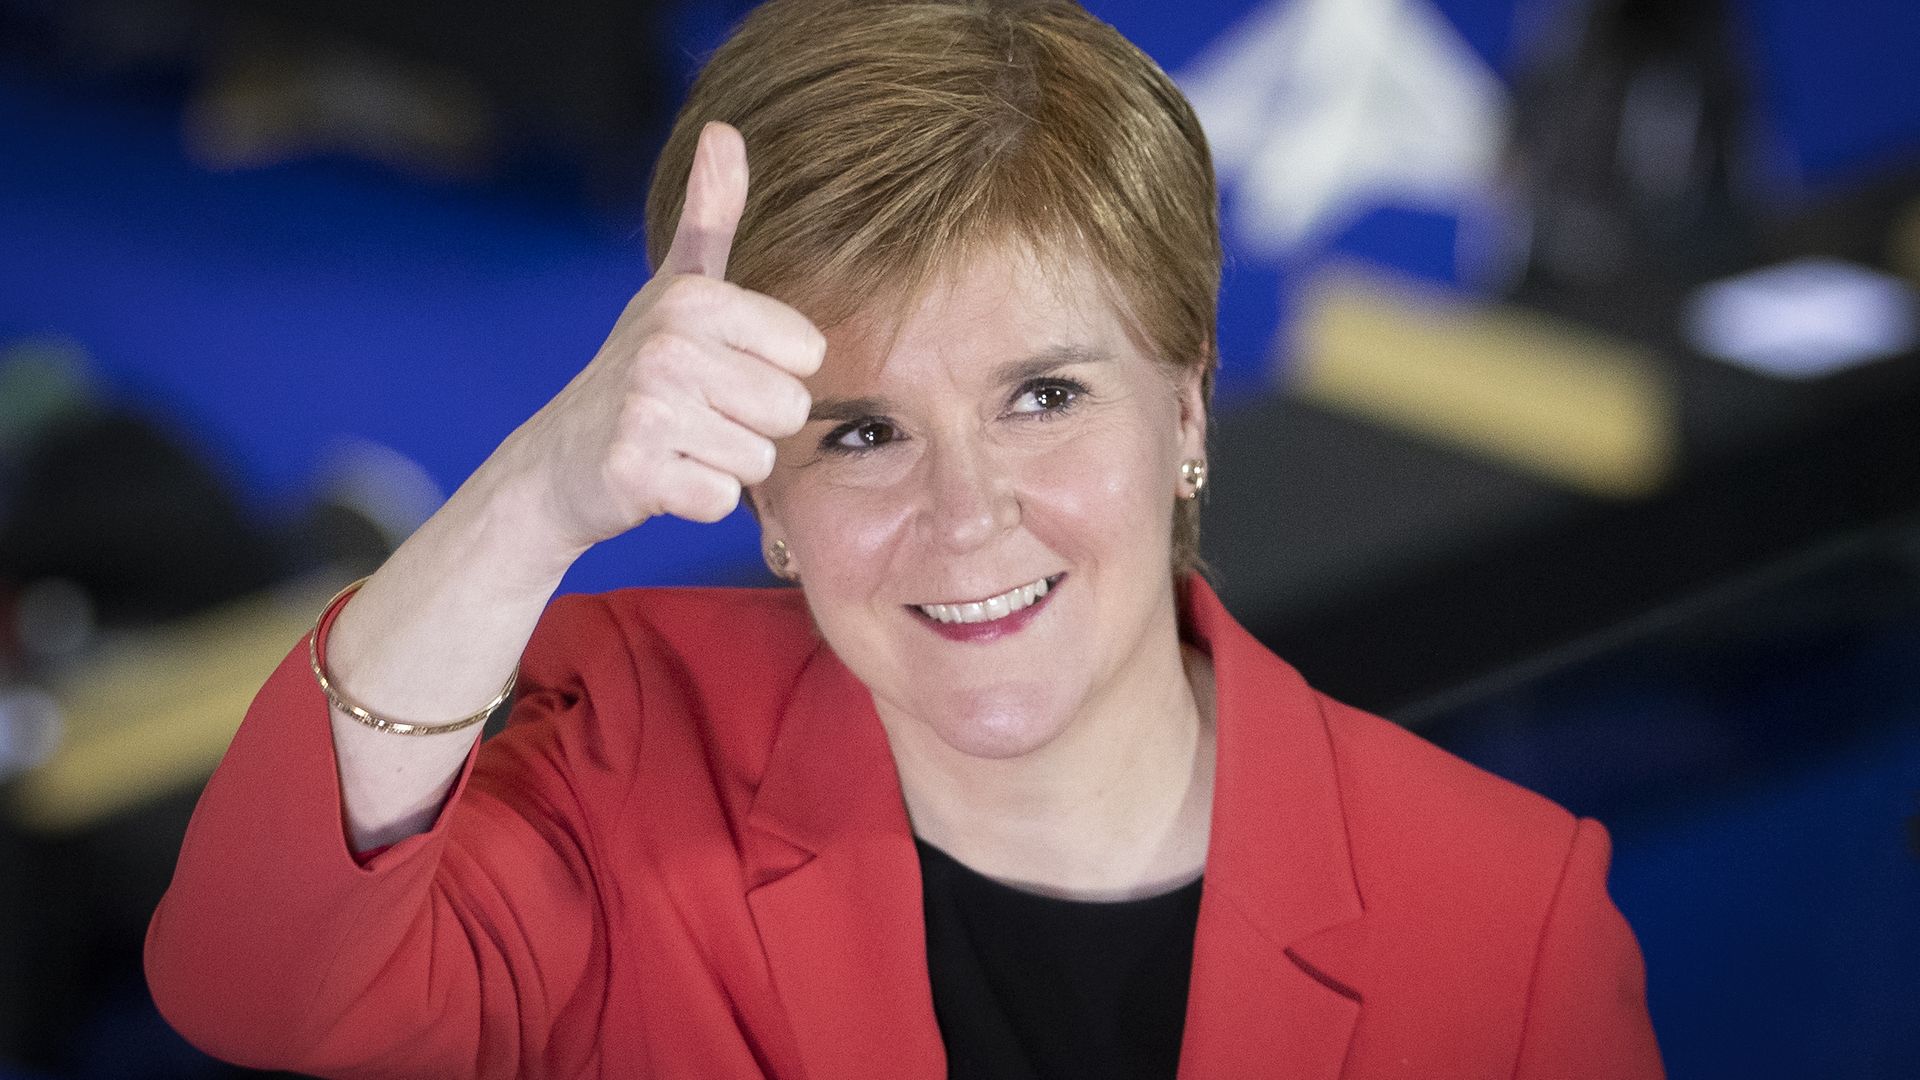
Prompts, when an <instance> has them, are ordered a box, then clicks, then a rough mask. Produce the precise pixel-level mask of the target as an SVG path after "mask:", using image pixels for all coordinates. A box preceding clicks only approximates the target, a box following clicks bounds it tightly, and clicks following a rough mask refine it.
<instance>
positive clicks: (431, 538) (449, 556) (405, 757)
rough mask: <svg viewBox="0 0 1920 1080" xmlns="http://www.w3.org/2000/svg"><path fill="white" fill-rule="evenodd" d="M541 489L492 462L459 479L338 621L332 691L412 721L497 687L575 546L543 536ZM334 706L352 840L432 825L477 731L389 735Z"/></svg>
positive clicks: (480, 701)
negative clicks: (456, 486) (449, 494)
mask: <svg viewBox="0 0 1920 1080" xmlns="http://www.w3.org/2000/svg"><path fill="white" fill-rule="evenodd" d="M537 500H538V495H537V493H536V492H534V491H531V490H529V489H528V488H527V487H526V486H524V485H519V486H517V485H516V484H515V483H514V482H513V479H512V478H511V476H510V475H508V470H507V469H506V468H505V467H504V466H500V465H499V463H498V462H490V463H489V465H488V466H483V467H482V468H481V469H480V471H478V472H476V473H475V474H474V476H473V477H472V478H470V479H469V480H468V481H467V483H466V484H464V485H462V486H461V488H460V490H459V491H457V492H455V493H454V495H453V497H452V498H451V499H449V500H447V503H446V505H445V506H443V507H441V509H440V510H439V512H438V513H436V514H434V516H433V517H432V518H430V519H429V520H428V521H427V522H426V523H425V524H424V525H422V526H421V527H420V529H419V530H418V531H417V532H415V533H414V535H413V536H411V537H409V538H408V540H407V541H406V543H404V544H402V545H401V546H400V549H399V550H398V551H396V552H394V554H393V556H392V557H391V558H389V559H388V560H387V562H386V563H385V564H384V565H383V566H381V568H380V569H379V571H378V572H376V573H375V574H374V575H373V576H372V577H371V578H370V579H369V580H368V581H367V583H366V584H365V585H364V586H362V587H361V589H360V590H359V591H358V592H357V593H355V594H354V596H353V597H352V598H351V599H350V600H349V601H348V602H347V604H346V606H345V608H344V609H343V610H342V611H341V612H340V615H339V617H338V618H337V619H336V620H335V621H334V624H333V627H332V630H331V632H330V633H329V634H328V636H327V642H326V666H327V672H328V677H329V678H330V679H331V680H332V681H333V683H334V686H335V688H336V690H338V692H339V693H340V694H341V695H342V696H343V697H345V698H346V699H347V700H348V701H351V702H353V703H355V704H357V705H359V706H360V707H361V708H364V709H366V710H368V711H369V712H372V713H374V714H376V715H378V716H382V717H385V718H388V719H392V720H400V721H406V722H409V723H418V724H439V723H447V722H450V721H453V720H455V719H458V718H460V717H463V716H467V715H469V714H471V713H473V712H474V711H476V710H478V709H480V708H481V707H482V706H484V705H485V704H486V703H487V702H488V701H490V700H492V698H493V697H494V696H495V695H496V694H497V693H498V692H499V690H500V687H501V686H502V684H504V682H505V681H506V679H507V676H508V675H509V674H510V673H511V672H512V671H513V670H514V667H515V665H516V664H517V663H518V662H519V659H520V654H521V652H522V651H523V650H524V649H525V648H526V644H527V640H528V639H529V638H530V637H531V636H532V634H533V628H534V625H535V623H536V622H537V621H538V620H539V617H540V613H541V611H542V610H544V608H545V607H546V604H547V602H548V600H549V599H551V597H552V595H553V592H554V590H555V589H556V588H558V587H559V584H560V579H561V577H562V576H563V575H564V574H565V573H566V570H567V567H568V566H570V565H571V564H572V561H573V559H574V558H576V557H577V556H578V554H579V552H578V551H577V550H569V549H567V548H566V547H565V546H564V545H562V544H559V543H557V542H555V541H553V540H552V539H551V538H549V537H547V536H545V535H543V529H542V525H541V523H542V508H541V507H539V506H538V505H537ZM330 712H331V723H332V730H333V746H334V750H335V755H336V758H337V760H338V764H339V770H340V790H341V801H342V814H343V820H344V821H345V823H346V828H347V837H348V842H349V844H350V845H351V847H352V848H353V850H355V851H363V850H366V849H367V848H371V847H375V846H378V845H381V844H390V843H393V842H395V841H398V840H401V839H404V838H405V837H407V836H410V835H413V834H414V833H417V832H420V831H422V830H424V829H426V828H427V827H428V826H429V825H431V824H432V821H433V818H434V816H435V814H437V813H438V811H439V809H440V806H441V804H442V803H443V802H444V801H445V798H446V795H447V792H448V790H449V788H450V787H451V786H452V784H453V781H454V778H455V777H456V776H457V775H458V773H459V770H460V766H461V763H462V762H463V761H465V760H466V757H467V753H468V751H469V750H470V749H471V748H472V746H473V742H474V740H475V739H477V738H479V735H480V730H481V729H480V727H479V725H475V726H473V727H470V728H468V729H466V730H465V731H461V732H455V733H449V734H445V735H395V734H392V733H389V732H383V731H378V730H375V729H373V728H371V727H368V726H366V725H364V724H361V723H360V722H358V721H356V720H355V719H353V718H352V717H350V716H348V715H347V714H345V713H343V712H342V711H340V710H339V709H337V708H336V709H331V710H330Z"/></svg>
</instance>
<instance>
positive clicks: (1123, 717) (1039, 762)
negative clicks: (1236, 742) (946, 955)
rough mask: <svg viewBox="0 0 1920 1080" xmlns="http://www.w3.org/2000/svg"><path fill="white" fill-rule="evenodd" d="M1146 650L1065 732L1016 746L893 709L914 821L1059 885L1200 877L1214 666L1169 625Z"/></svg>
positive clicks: (983, 867) (980, 857) (1093, 891)
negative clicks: (981, 741) (995, 750)
mask: <svg viewBox="0 0 1920 1080" xmlns="http://www.w3.org/2000/svg"><path fill="white" fill-rule="evenodd" d="M1142 651H1143V652H1144V653H1145V655H1139V656H1136V657H1134V658H1133V659H1132V660H1131V661H1130V662H1129V663H1128V664H1126V665H1125V666H1124V667H1123V668H1122V669H1121V671H1122V676H1121V677H1120V678H1118V679H1115V680H1114V681H1112V682H1111V683H1109V684H1107V686H1106V687H1105V692H1103V693H1102V694H1101V695H1100V696H1099V698H1098V700H1095V701H1091V702H1089V703H1088V706H1087V707H1086V708H1085V709H1084V710H1083V712H1082V714H1081V715H1079V716H1077V717H1075V718H1074V719H1073V721H1072V722H1071V723H1069V724H1068V725H1067V726H1066V728H1065V729H1064V730H1063V731H1062V732H1061V734H1060V736H1059V737H1058V738H1056V739H1054V740H1053V741H1052V742H1050V743H1048V744H1047V745H1046V746H1043V747H1041V748H1039V749H1037V750H1035V751H1033V752H1031V753H1028V754H1024V755H1022V756H1020V757H1018V758H1009V759H990V758H979V757H974V756H972V755H969V754H964V753H961V752H959V751H956V750H954V749H953V748H952V747H950V746H948V745H947V744H946V743H945V742H943V741H942V740H940V739H939V738H938V737H937V736H935V735H934V734H932V731H931V729H930V728H929V727H928V726H927V725H925V724H921V723H917V722H913V721H912V720H910V719H905V718H902V719H903V721H904V722H893V721H892V720H891V719H890V718H888V717H886V716H885V710H884V709H883V710H882V719H883V720H885V721H887V722H886V724H885V726H886V728H887V731H888V736H889V739H890V741H891V743H892V746H893V753H894V759H895V762H896V764H897V766H898V768H899V772H900V782H901V788H902V791H903V793H904V794H905V796H906V803H907V813H908V816H909V817H910V818H911V819H912V822H913V827H914V831H915V832H916V833H917V834H919V836H920V837H921V838H922V839H924V840H926V841H927V842H928V843H930V844H933V845H934V846H936V847H938V848H940V849H941V850H943V851H945V852H947V853H948V854H950V855H952V856H953V857H954V858H956V859H958V860H960V861H961V862H963V863H965V864H966V865H968V866H970V867H972V868H973V869H975V870H977V871H979V872H980V873H983V874H986V875H987V876H989V877H992V878H996V879H998V880H1000V881H1002V882H1004V883H1006V884H1009V885H1014V886H1016V887H1019V888H1024V889H1028V890H1030V891H1034V892H1040V893H1045V894H1049V895H1055V896H1063V897H1067V898H1072V899H1086V900H1117V899H1130V898H1134V897H1139V896H1150V895H1154V894H1157V893H1161V892H1165V891H1168V890H1169V889H1172V888H1176V887H1178V886H1180V885H1182V884H1185V883H1187V882H1189V881H1191V880H1193V879H1194V878H1195V877H1196V876H1198V875H1199V874H1200V872H1201V870H1202V869H1203V868H1204V866H1205V864H1206V849H1207V836H1208V824H1209V820H1210V817H1211V812H1212V804H1213V764H1214V724H1213V675H1212V665H1211V663H1210V662H1209V661H1208V660H1207V658H1206V657H1205V656H1204V655H1203V654H1201V653H1199V652H1198V651H1197V650H1192V649H1183V647H1182V646H1181V644H1180V642H1179V639H1178V637H1177V635H1176V633H1175V631H1174V628H1173V626H1172V625H1171V624H1170V625H1169V626H1168V628H1167V631H1166V633H1165V634H1164V635H1163V636H1156V637H1155V638H1154V639H1153V647H1151V648H1146V649H1143V650H1142ZM876 704H878V703H876Z"/></svg>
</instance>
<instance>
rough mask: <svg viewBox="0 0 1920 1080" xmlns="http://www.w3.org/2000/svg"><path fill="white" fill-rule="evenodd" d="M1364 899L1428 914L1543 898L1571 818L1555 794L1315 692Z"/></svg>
mask: <svg viewBox="0 0 1920 1080" xmlns="http://www.w3.org/2000/svg"><path fill="white" fill-rule="evenodd" d="M1320 701H1321V707H1322V712H1323V713H1324V714H1325V716H1326V719H1327V727H1328V733H1329V737H1330V739H1331V740H1332V744H1333V749H1334V759H1335V767H1336V769H1337V770H1338V772H1339V775H1340V790H1341V798H1342V802H1343V810H1344V812H1345V814H1346V818H1347V829H1348V836H1349V842H1350V843H1351V844H1352V845H1353V848H1354V862H1355V869H1356V872H1357V873H1358V874H1359V875H1360V876H1361V879H1362V880H1361V888H1362V892H1363V895H1365V894H1368V893H1371V895H1369V896H1368V902H1369V904H1372V903H1375V902H1378V903H1386V904H1392V905H1395V906H1405V907H1409V908H1423V909H1427V910H1429V912H1430V913H1431V914H1435V915H1438V914H1440V913H1441V912H1448V913H1452V914H1458V913H1459V912H1462V911H1471V910H1475V909H1478V910H1481V911H1484V912H1488V913H1489V914H1491V913H1492V911H1493V910H1494V909H1504V910H1505V911H1506V912H1507V913H1509V914H1511V913H1512V912H1514V911H1515V909H1516V907H1517V908H1519V909H1523V910H1524V909H1531V910H1535V911H1539V912H1544V911H1545V910H1546V908H1547V907H1548V906H1549V905H1551V903H1552V901H1553V896H1554V893H1555V890H1556V889H1557V887H1558V884H1559V881H1560V876H1561V871H1562V868H1563V866H1564V865H1565V863H1566V860H1567V857H1568V854H1569V852H1570V850H1571V848H1572V845H1573V843H1574V840H1575V832H1576V828H1577V822H1576V820H1575V818H1574V816H1573V815H1572V814H1571V813H1569V812H1568V811H1567V810H1566V809H1565V808H1564V807H1562V806H1560V805H1559V804H1558V803H1555V802H1553V801H1552V800H1550V799H1548V798H1546V797H1544V796H1542V795H1539V794H1537V793H1535V792H1533V791H1529V790H1528V789H1526V788H1524V787H1521V786H1520V785H1519V784H1516V783H1513V782H1512V781H1510V780H1506V779H1503V778H1502V777H1499V776H1496V775H1494V774H1493V773H1490V772H1488V771H1486V770H1485V769H1482V768H1480V767H1479V766H1477V765H1473V764H1471V763H1469V762H1467V761H1465V760H1463V759H1461V758H1459V757H1456V756H1454V755H1453V754H1451V753H1449V752H1447V751H1446V750H1443V749H1441V748H1440V747H1438V746H1435V745H1434V744H1433V743H1431V742H1428V741H1427V740H1426V739H1424V738H1422V737H1420V736H1419V735H1418V734H1416V733H1414V732H1412V731H1409V730H1407V729H1406V728H1403V727H1401V726H1400V725H1398V724H1395V723H1393V722H1392V721H1389V720H1385V719H1382V718H1381V717H1378V716H1374V715H1372V714H1371V713H1367V712H1364V711H1362V710H1360V709H1356V708H1353V707H1352V706H1349V705H1346V704H1343V703H1341V702H1338V701H1334V700H1333V699H1331V698H1328V697H1326V696H1325V695H1320Z"/></svg>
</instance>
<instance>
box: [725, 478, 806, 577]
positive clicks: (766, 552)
mask: <svg viewBox="0 0 1920 1080" xmlns="http://www.w3.org/2000/svg"><path fill="white" fill-rule="evenodd" d="M762 487H763V485H755V486H754V487H750V488H747V489H745V490H744V491H742V492H741V493H740V501H741V503H743V504H744V505H745V506H746V508H747V512H748V513H750V514H752V515H753V519H754V520H755V521H757V522H759V524H760V561H761V562H763V563H766V565H767V571H768V572H769V573H771V574H772V575H773V576H774V577H777V578H780V579H782V580H784V581H793V580H795V579H796V578H797V577H798V576H799V572H798V569H797V562H796V560H795V559H794V556H793V541H792V540H789V539H787V533H786V530H785V529H784V528H782V527H781V524H780V516H779V514H778V513H777V512H775V510H774V507H775V505H776V503H775V502H774V500H773V499H771V498H770V497H769V495H768V493H767V492H766V491H764V490H762ZM776 540H782V541H785V542H786V543H787V565H786V567H785V568H784V569H783V568H781V567H779V566H775V565H774V561H773V542H774V541H776Z"/></svg>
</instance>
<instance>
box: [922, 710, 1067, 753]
mask: <svg viewBox="0 0 1920 1080" xmlns="http://www.w3.org/2000/svg"><path fill="white" fill-rule="evenodd" d="M922 715H927V714H922ZM931 715H933V716H934V717H935V719H934V720H933V721H932V722H931V725H930V726H931V727H932V728H933V729H934V734H936V735H938V736H939V737H940V741H941V742H944V743H946V744H947V745H948V746H949V747H952V748H953V749H954V750H956V751H958V752H959V753H962V754H966V755H968V756H969V757H976V758H987V759H990V760H996V761H1004V760H1009V759H1012V758H1017V757H1022V756H1024V755H1027V754H1030V753H1032V752H1034V751H1035V750H1038V749H1040V748H1041V747H1043V746H1045V745H1047V744H1048V743H1050V742H1052V741H1053V740H1054V739H1055V738H1057V737H1058V736H1059V735H1060V732H1061V729H1062V728H1063V727H1064V726H1065V725H1064V724H1063V722H1062V720H1061V716H1060V713H1058V712H1056V711H1054V710H1050V709H1036V708H1035V707H1034V704H1033V702H1032V700H1031V699H1026V698H1023V699H1022V700H1020V701H1018V702H1011V701H1004V700H1002V701H997V702H996V701H978V702H971V703H968V705H966V706H963V707H961V708H958V709H955V708H953V707H952V704H951V703H949V704H948V706H947V707H946V708H945V709H943V710H940V711H938V712H934V713H932V714H931Z"/></svg>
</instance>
